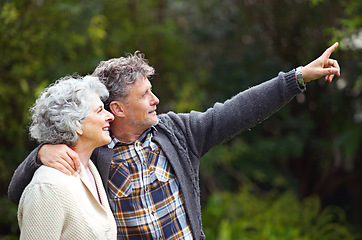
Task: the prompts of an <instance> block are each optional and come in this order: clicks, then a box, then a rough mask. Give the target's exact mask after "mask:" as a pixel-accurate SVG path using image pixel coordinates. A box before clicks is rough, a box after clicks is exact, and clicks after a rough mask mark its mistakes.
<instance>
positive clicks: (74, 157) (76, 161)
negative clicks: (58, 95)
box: [67, 151, 80, 173]
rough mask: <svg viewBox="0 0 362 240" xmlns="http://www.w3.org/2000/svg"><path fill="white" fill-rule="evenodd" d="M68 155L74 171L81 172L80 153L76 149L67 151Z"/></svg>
mask: <svg viewBox="0 0 362 240" xmlns="http://www.w3.org/2000/svg"><path fill="white" fill-rule="evenodd" d="M67 155H68V157H69V158H70V159H71V161H69V164H71V166H72V167H73V169H74V171H76V172H78V173H79V172H80V159H79V156H78V154H77V153H76V152H74V151H67Z"/></svg>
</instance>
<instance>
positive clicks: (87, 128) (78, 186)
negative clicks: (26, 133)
mask: <svg viewBox="0 0 362 240" xmlns="http://www.w3.org/2000/svg"><path fill="white" fill-rule="evenodd" d="M107 97H108V91H107V89H106V87H105V86H104V85H103V84H102V83H100V82H99V80H98V78H97V77H91V76H86V77H84V78H80V77H79V78H78V77H77V78H73V77H66V78H63V79H60V80H58V81H57V82H56V83H55V84H53V85H51V86H50V87H48V88H47V89H45V90H44V92H43V94H42V95H41V96H40V97H39V98H38V99H37V100H36V103H35V105H34V106H33V108H32V109H31V112H32V123H31V126H30V135H31V137H32V138H34V139H36V140H37V141H38V142H40V143H53V144H58V143H64V144H67V145H68V146H70V147H71V148H72V149H73V150H74V151H75V152H77V153H78V155H79V157H80V160H81V163H82V165H81V171H80V174H79V175H78V176H77V177H74V176H68V175H65V174H63V173H61V172H60V171H58V170H56V169H53V168H49V167H46V166H41V167H40V168H39V169H38V170H37V171H36V172H35V175H34V177H33V179H32V181H31V183H30V184H29V185H28V187H27V188H26V190H25V191H24V192H23V194H22V196H21V200H20V203H19V208H18V220H19V226H20V231H21V235H20V239H116V234H117V232H116V231H117V230H116V223H115V220H114V218H113V214H112V212H111V210H110V207H109V204H108V200H107V195H106V193H105V190H104V188H103V184H102V181H101V178H100V176H99V174H98V171H97V170H96V168H95V166H94V165H93V163H92V162H91V161H90V160H89V159H90V156H91V154H92V152H93V150H94V149H95V148H96V147H99V146H102V145H105V144H108V143H109V142H110V141H111V138H110V135H109V122H111V121H112V120H113V118H114V117H113V115H112V114H111V113H109V112H108V111H106V110H105V109H104V107H103V103H102V101H101V99H103V98H107Z"/></svg>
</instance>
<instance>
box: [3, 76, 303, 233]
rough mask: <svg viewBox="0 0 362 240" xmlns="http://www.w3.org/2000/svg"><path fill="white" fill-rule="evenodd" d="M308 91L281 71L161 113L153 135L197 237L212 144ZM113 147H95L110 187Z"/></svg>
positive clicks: (15, 186)
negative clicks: (202, 175) (226, 94)
mask: <svg viewBox="0 0 362 240" xmlns="http://www.w3.org/2000/svg"><path fill="white" fill-rule="evenodd" d="M303 91H305V87H303V88H301V87H300V85H299V84H298V83H297V80H296V78H295V71H294V70H292V71H290V72H288V73H282V72H281V73H279V75H278V76H277V77H276V78H273V79H272V80H269V81H267V82H264V83H262V84H260V85H257V86H255V87H252V88H249V89H248V90H245V91H243V92H241V93H239V94H237V95H236V96H234V97H233V98H231V99H229V100H227V101H225V102H224V103H216V104H215V105H214V106H213V107H212V108H209V109H208V110H207V111H205V112H196V111H191V112H190V113H184V114H176V113H174V112H168V113H166V114H160V115H159V116H158V117H159V120H160V121H159V123H158V124H157V125H156V126H155V128H156V131H155V133H154V138H153V140H154V141H155V142H157V143H158V144H159V145H160V147H161V148H162V150H163V151H164V153H165V155H166V156H167V159H168V160H169V161H170V163H171V165H172V167H173V169H174V171H175V174H176V177H177V179H178V182H179V185H180V188H181V191H182V194H183V197H184V201H185V208H186V212H187V216H188V219H189V222H190V225H191V230H192V234H193V237H194V239H205V235H204V234H203V232H202V222H201V206H200V188H199V164H200V158H201V157H202V156H204V155H205V154H206V153H207V152H208V151H209V150H210V149H212V148H213V147H215V146H217V145H219V144H221V143H222V142H224V141H226V140H228V139H230V138H232V137H233V136H235V135H236V134H238V133H240V132H241V131H243V130H245V129H249V128H251V127H252V126H254V125H255V124H257V123H259V122H261V121H263V120H264V119H266V118H267V117H268V116H270V115H271V114H273V113H274V112H276V111H278V110H279V109H280V108H281V107H282V106H284V105H285V104H287V103H288V102H289V101H290V100H291V99H292V98H293V97H294V96H295V95H296V94H298V93H300V92H303ZM39 148H40V146H39V147H38V148H36V149H35V150H33V151H32V152H31V154H30V155H29V156H28V157H27V158H26V159H25V160H24V162H23V163H22V164H21V165H19V167H18V168H17V169H16V171H15V173H14V175H13V179H12V181H11V183H10V185H9V189H8V195H9V199H10V200H11V201H12V202H14V203H16V204H17V203H18V202H19V199H20V197H21V194H22V192H23V190H24V188H25V187H26V185H27V184H28V183H29V182H30V180H31V178H32V176H33V174H34V172H35V170H36V169H37V168H38V167H39V164H36V161H35V159H36V156H37V154H38V151H39ZM112 157H113V149H109V148H108V147H107V146H103V147H99V148H97V149H96V150H95V151H94V152H93V154H92V157H91V159H92V161H93V162H94V164H95V165H96V166H97V168H98V171H99V173H100V175H101V177H102V180H103V184H104V187H105V189H107V183H108V175H109V168H110V163H111V159H112Z"/></svg>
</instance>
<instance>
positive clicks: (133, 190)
mask: <svg viewBox="0 0 362 240" xmlns="http://www.w3.org/2000/svg"><path fill="white" fill-rule="evenodd" d="M151 129H153V128H150V129H149V130H148V131H146V132H145V133H144V134H142V136H141V137H140V138H139V139H138V140H137V141H136V142H135V143H127V144H124V143H121V142H120V141H119V140H118V139H117V138H115V137H113V138H112V142H111V143H110V144H109V145H108V147H110V148H114V149H115V154H114V156H113V159H112V163H111V169H110V173H109V181H108V191H109V193H110V206H111V208H112V211H113V214H114V217H115V219H116V223H117V237H118V239H192V234H191V230H190V227H189V223H188V220H187V217H186V212H185V208H184V201H183V197H182V193H181V190H180V188H179V184H178V181H177V179H176V176H175V174H174V171H173V169H172V167H171V166H170V163H169V161H168V160H167V158H166V156H165V155H164V153H163V151H162V150H161V149H160V148H159V146H158V145H157V144H156V143H154V142H152V136H153V134H152V130H151Z"/></svg>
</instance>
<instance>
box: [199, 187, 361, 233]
mask: <svg viewBox="0 0 362 240" xmlns="http://www.w3.org/2000/svg"><path fill="white" fill-rule="evenodd" d="M252 192H253V191H251V189H248V187H243V188H242V189H241V190H240V191H239V192H237V193H230V192H215V193H213V194H212V195H211V197H210V198H209V200H208V202H207V204H206V206H205V207H204V209H203V216H202V219H203V228H204V231H205V234H206V236H207V238H208V239H211V240H212V239H223V240H228V239H230V240H231V239H247V240H252V239H255V240H256V239H258V240H262V239H265V240H273V239H275V240H282V239H286V240H289V239H296V240H298V239H299V240H334V239H345V240H347V239H361V235H360V234H361V232H359V233H358V232H357V233H354V230H353V229H352V228H351V226H350V225H349V224H348V222H347V221H346V215H345V213H344V211H343V210H342V209H341V208H339V207H336V206H329V207H327V208H325V209H321V207H320V200H319V198H318V197H317V196H313V197H308V198H305V199H304V200H303V201H299V200H298V199H297V197H296V196H295V194H294V193H293V192H291V191H287V192H284V193H276V192H263V193H261V194H260V193H259V194H255V193H252Z"/></svg>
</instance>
